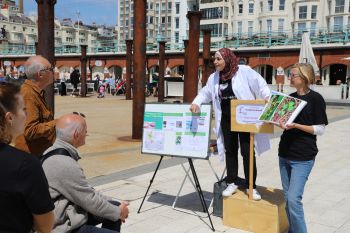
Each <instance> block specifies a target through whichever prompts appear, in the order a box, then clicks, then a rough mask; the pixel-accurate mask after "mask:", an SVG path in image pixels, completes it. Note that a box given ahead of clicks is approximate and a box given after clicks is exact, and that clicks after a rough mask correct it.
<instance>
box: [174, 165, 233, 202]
mask: <svg viewBox="0 0 350 233" xmlns="http://www.w3.org/2000/svg"><path fill="white" fill-rule="evenodd" d="M208 164H209V167H210V169H211V171H212V172H213V174H214V176H215V178H216V180H217V181H220V180H222V179H223V177H224V175H225V172H226V168H225V169H224V170H223V172H222V174H221V176H220V177H219V176H218V174H217V173H216V171H215V170H214V168H213V165H212V164H211V162H210V160H209V158H208ZM181 167H182V169H183V170H184V171H185V177H184V178H183V180H182V182H181V186H180V189H179V191H178V192H177V194H176V197H175V200H174V202H173V205H172V208H173V209H175V205H176V202H177V200H178V199H179V196H180V193H181V191H182V188H183V186H184V185H185V181H186V179H187V178H188V179H189V180H190V182H191V184H192V186H193V187H194V188H196V186H195V184H194V183H193V181H192V178H191V176H190V175H189V171H190V169H191V168H190V167H188V168H187V170H186V168H185V166H184V165H183V163H182V164H181ZM213 200H214V198H212V199H211V200H210V204H209V207H208V209H210V207H211V206H212V205H213Z"/></svg>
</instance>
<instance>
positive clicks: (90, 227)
mask: <svg viewBox="0 0 350 233" xmlns="http://www.w3.org/2000/svg"><path fill="white" fill-rule="evenodd" d="M110 203H112V204H113V205H116V206H119V205H120V203H119V202H118V201H110ZM101 223H102V228H98V227H96V225H98V224H101ZM120 226H121V221H120V220H117V221H115V222H113V221H110V220H108V219H104V218H100V217H97V216H94V215H92V214H90V213H89V215H88V221H87V222H86V223H85V224H84V225H83V226H81V227H80V228H78V229H76V230H74V231H73V233H119V232H120Z"/></svg>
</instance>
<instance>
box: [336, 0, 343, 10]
mask: <svg viewBox="0 0 350 233" xmlns="http://www.w3.org/2000/svg"><path fill="white" fill-rule="evenodd" d="M344 5H345V0H335V13H344Z"/></svg>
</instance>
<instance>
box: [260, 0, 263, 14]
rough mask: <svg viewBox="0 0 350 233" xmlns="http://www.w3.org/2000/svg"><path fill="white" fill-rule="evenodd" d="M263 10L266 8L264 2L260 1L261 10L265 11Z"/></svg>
mask: <svg viewBox="0 0 350 233" xmlns="http://www.w3.org/2000/svg"><path fill="white" fill-rule="evenodd" d="M263 10H264V4H263V2H260V12H263Z"/></svg>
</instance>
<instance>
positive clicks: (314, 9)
mask: <svg viewBox="0 0 350 233" xmlns="http://www.w3.org/2000/svg"><path fill="white" fill-rule="evenodd" d="M316 17H317V6H312V7H311V19H316Z"/></svg>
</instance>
